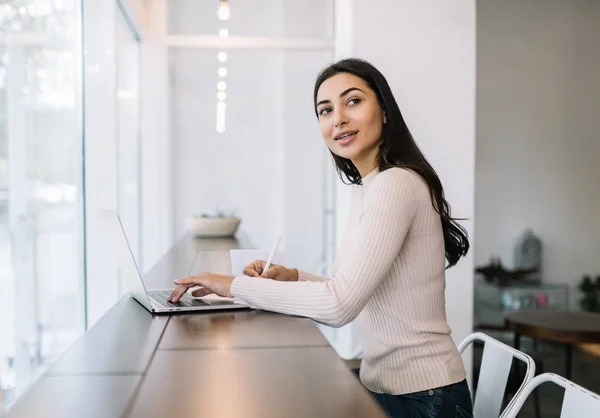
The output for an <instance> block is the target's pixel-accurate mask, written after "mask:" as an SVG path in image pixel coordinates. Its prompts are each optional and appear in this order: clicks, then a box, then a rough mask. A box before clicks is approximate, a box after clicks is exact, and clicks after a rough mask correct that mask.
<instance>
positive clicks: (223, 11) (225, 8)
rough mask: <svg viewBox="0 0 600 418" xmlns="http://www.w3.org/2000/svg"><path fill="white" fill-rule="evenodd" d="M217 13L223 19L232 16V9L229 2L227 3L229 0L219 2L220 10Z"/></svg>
mask: <svg viewBox="0 0 600 418" xmlns="http://www.w3.org/2000/svg"><path fill="white" fill-rule="evenodd" d="M217 14H218V15H219V19H221V20H228V19H229V16H231V10H229V4H227V0H221V1H220V2H219V10H218V11H217Z"/></svg>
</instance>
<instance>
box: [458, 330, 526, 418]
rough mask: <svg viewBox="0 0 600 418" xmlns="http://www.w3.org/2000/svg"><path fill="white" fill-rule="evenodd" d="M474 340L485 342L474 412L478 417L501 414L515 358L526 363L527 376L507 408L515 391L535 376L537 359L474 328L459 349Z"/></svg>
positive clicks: (494, 416)
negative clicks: (534, 359)
mask: <svg viewBox="0 0 600 418" xmlns="http://www.w3.org/2000/svg"><path fill="white" fill-rule="evenodd" d="M475 341H481V342H483V343H484V347H483V357H482V358H481V368H480V369H479V380H478V381H477V393H475V394H474V396H475V403H474V405H473V416H474V417H475V418H498V417H499V416H500V410H501V409H502V401H503V400H504V393H505V392H506V384H507V383H508V376H509V374H510V370H511V368H512V362H513V358H516V359H517V360H520V361H522V362H523V363H525V365H526V370H525V377H524V378H523V382H522V383H521V385H520V386H519V389H518V390H517V391H516V393H515V396H514V397H513V398H512V399H511V401H510V402H509V404H508V405H507V407H506V408H505V410H509V409H510V407H511V405H512V403H513V402H514V400H515V398H516V395H517V394H519V393H520V392H521V391H522V390H523V388H524V387H525V384H527V383H528V382H529V381H531V379H533V376H535V362H534V361H533V359H532V358H531V357H530V356H528V355H527V354H525V353H523V352H521V351H519V350H517V349H515V348H513V347H510V346H508V345H506V344H504V343H502V342H500V341H498V340H496V339H495V338H492V337H490V336H489V335H486V334H483V333H481V332H475V333H473V334H471V335H469V336H468V337H467V338H465V339H464V340H463V342H461V343H460V344H459V346H458V351H459V352H460V353H461V354H462V353H463V352H464V351H465V349H466V348H467V347H468V346H469V345H470V344H472V343H473V342H475Z"/></svg>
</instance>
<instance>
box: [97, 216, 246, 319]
mask: <svg viewBox="0 0 600 418" xmlns="http://www.w3.org/2000/svg"><path fill="white" fill-rule="evenodd" d="M100 212H101V216H103V217H104V218H105V224H106V225H107V227H108V228H109V234H110V235H109V236H110V237H111V238H112V239H113V242H114V243H115V250H116V255H117V260H118V263H119V267H120V268H121V277H122V278H123V281H124V283H125V286H126V287H127V290H128V291H129V293H130V294H131V296H132V297H133V298H134V299H135V300H136V301H137V302H138V303H139V304H140V305H142V306H143V307H144V308H146V309H147V310H148V311H150V312H151V313H153V314H162V313H173V312H194V311H213V310H222V309H247V308H248V306H246V305H244V304H241V303H237V302H235V301H234V300H233V299H212V298H211V297H210V296H209V297H207V298H203V299H198V298H194V297H192V296H191V295H190V294H189V293H187V292H186V293H185V294H184V295H183V296H182V298H181V299H180V300H179V302H177V303H172V302H168V301H167V299H168V298H169V296H170V295H171V292H172V291H173V289H161V290H147V289H146V286H145V285H144V281H143V279H142V275H141V274H140V271H139V269H138V266H137V263H136V262H135V258H134V257H133V252H132V251H131V247H130V245H129V240H128V239H127V235H126V234H125V229H124V228H123V223H122V222H121V218H120V217H119V215H118V213H117V212H116V211H114V210H100Z"/></svg>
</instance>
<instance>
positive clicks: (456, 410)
mask: <svg viewBox="0 0 600 418" xmlns="http://www.w3.org/2000/svg"><path fill="white" fill-rule="evenodd" d="M358 370H359V369H354V370H353V372H354V373H356V375H357V376H358ZM371 394H372V395H373V396H374V397H375V399H376V400H377V402H378V403H379V405H380V406H381V407H382V408H383V410H384V411H385V412H386V413H387V415H388V417H390V418H472V417H473V404H472V403H471V392H470V391H469V386H468V385H467V381H466V380H463V381H462V382H458V383H454V384H452V385H448V386H443V387H441V388H436V389H430V390H424V391H422V392H415V393H408V394H404V395H390V394H387V393H374V392H371Z"/></svg>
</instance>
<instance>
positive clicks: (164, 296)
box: [148, 290, 210, 308]
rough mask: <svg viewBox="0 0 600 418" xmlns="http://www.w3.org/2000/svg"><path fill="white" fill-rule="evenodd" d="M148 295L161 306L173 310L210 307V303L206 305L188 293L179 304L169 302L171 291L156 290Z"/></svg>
mask: <svg viewBox="0 0 600 418" xmlns="http://www.w3.org/2000/svg"><path fill="white" fill-rule="evenodd" d="M148 294H149V295H150V296H151V297H152V298H153V299H154V300H155V301H156V302H158V303H159V304H160V305H162V306H164V307H166V308H171V307H179V308H181V307H186V308H192V307H195V306H210V303H206V302H204V301H203V300H200V299H194V298H193V297H191V296H190V295H189V294H188V293H184V294H183V296H182V297H181V299H179V302H177V303H173V302H169V301H168V299H169V296H171V291H170V290H154V291H152V292H148Z"/></svg>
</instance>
